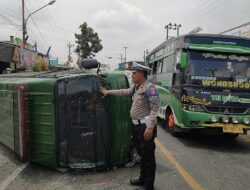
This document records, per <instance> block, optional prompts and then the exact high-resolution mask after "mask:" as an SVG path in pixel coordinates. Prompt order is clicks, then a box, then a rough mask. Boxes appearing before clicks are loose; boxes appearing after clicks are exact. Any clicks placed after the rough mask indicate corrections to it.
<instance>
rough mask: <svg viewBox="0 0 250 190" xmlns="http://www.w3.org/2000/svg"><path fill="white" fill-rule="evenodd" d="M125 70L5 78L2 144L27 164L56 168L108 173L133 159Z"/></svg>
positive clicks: (0, 81) (0, 107)
mask: <svg viewBox="0 0 250 190" xmlns="http://www.w3.org/2000/svg"><path fill="white" fill-rule="evenodd" d="M128 85H129V84H128V80H127V78H126V76H125V75H124V74H123V73H122V72H110V73H107V74H103V75H98V74H96V73H94V72H92V73H90V72H84V71H66V72H47V73H17V74H10V75H3V76H1V77H0V142H1V143H3V144H4V145H6V146H7V147H8V148H10V149H11V150H13V151H14V152H15V153H16V155H18V156H19V157H20V158H21V159H22V160H24V161H31V162H35V163H39V164H42V165H46V166H49V167H52V168H60V167H63V168H82V169H88V168H94V169H105V168H109V167H111V166H114V165H123V164H125V163H126V162H127V161H128V159H129V153H130V148H131V147H130V146H131V123H130V119H129V108H130V106H131V100H130V98H129V97H108V98H105V99H102V98H101V94H100V92H99V87H100V86H105V87H107V88H109V89H119V88H128Z"/></svg>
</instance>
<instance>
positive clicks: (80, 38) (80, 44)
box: [75, 22, 102, 59]
mask: <svg viewBox="0 0 250 190" xmlns="http://www.w3.org/2000/svg"><path fill="white" fill-rule="evenodd" d="M79 28H80V29H81V34H75V38H76V44H77V47H76V49H75V52H76V53H77V54H78V56H79V57H80V58H81V59H84V58H89V57H92V56H93V57H94V56H95V54H96V53H98V52H99V51H101V50H102V44H101V41H102V40H101V39H100V38H99V36H98V33H96V32H94V30H93V29H92V28H91V27H88V25H87V23H86V22H84V23H83V24H82V25H80V27H79Z"/></svg>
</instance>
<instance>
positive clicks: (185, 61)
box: [180, 52, 188, 69]
mask: <svg viewBox="0 0 250 190" xmlns="http://www.w3.org/2000/svg"><path fill="white" fill-rule="evenodd" d="M187 67H188V54H187V52H182V53H181V64H180V68H181V69H185V68H187Z"/></svg>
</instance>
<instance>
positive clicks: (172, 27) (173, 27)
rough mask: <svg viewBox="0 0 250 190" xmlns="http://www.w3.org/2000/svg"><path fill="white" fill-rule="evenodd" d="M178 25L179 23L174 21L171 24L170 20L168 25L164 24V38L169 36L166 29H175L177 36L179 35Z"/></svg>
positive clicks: (179, 25)
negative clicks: (165, 32) (165, 31)
mask: <svg viewBox="0 0 250 190" xmlns="http://www.w3.org/2000/svg"><path fill="white" fill-rule="evenodd" d="M180 27H181V24H176V23H174V24H171V22H170V23H169V24H168V25H166V26H165V29H166V30H167V35H166V40H168V37H169V35H168V30H171V29H173V30H177V36H179V29H180Z"/></svg>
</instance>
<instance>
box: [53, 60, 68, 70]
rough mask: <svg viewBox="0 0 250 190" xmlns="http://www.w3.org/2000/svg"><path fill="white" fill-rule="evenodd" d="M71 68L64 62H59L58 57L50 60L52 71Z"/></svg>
mask: <svg viewBox="0 0 250 190" xmlns="http://www.w3.org/2000/svg"><path fill="white" fill-rule="evenodd" d="M69 69H70V68H69V67H68V66H67V65H65V64H63V63H59V61H58V59H51V60H49V70H50V71H63V70H69Z"/></svg>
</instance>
